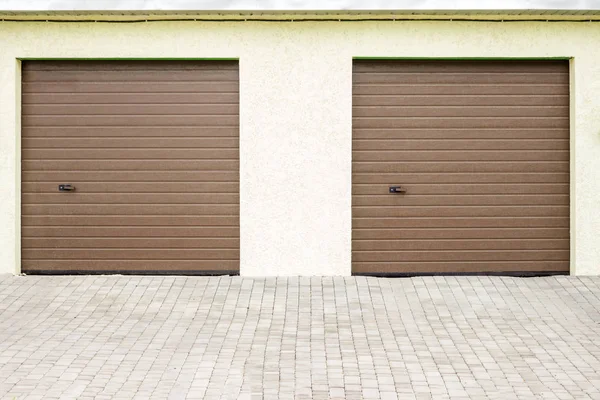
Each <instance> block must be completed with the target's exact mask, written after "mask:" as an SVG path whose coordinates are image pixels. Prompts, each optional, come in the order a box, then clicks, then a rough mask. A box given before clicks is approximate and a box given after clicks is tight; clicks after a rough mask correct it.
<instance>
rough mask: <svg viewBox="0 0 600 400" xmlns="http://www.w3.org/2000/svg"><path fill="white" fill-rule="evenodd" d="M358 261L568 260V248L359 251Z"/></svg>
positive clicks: (357, 254)
mask: <svg viewBox="0 0 600 400" xmlns="http://www.w3.org/2000/svg"><path fill="white" fill-rule="evenodd" d="M354 260H356V262H401V261H405V262H411V261H427V262H431V261H455V262H456V261H545V260H556V261H568V260H569V251H568V250H541V249H538V250H511V251H508V250H495V251H486V250H480V251H471V250H464V251H462V250H454V251H444V250H440V251H433V250H429V251H409V250H404V251H402V252H397V251H390V252H384V251H372V252H368V251H359V252H356V253H355V254H354Z"/></svg>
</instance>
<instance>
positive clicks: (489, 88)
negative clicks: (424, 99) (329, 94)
mask: <svg viewBox="0 0 600 400" xmlns="http://www.w3.org/2000/svg"><path fill="white" fill-rule="evenodd" d="M354 93H355V94H357V95H386V96H389V95H394V96H404V95H413V96H414V95H417V96H426V95H446V96H448V95H452V96H462V95H466V96H475V95H478V96H494V95H550V96H556V95H558V96H567V95H568V94H569V90H568V86H567V87H565V85H560V84H546V85H535V84H516V85H509V84H499V85H463V84H430V85H424V84H414V83H408V84H404V85H400V84H396V85H386V84H373V83H363V84H357V85H354Z"/></svg>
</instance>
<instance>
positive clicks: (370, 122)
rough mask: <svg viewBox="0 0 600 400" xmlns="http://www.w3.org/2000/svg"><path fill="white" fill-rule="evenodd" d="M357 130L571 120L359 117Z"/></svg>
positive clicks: (562, 124)
mask: <svg viewBox="0 0 600 400" xmlns="http://www.w3.org/2000/svg"><path fill="white" fill-rule="evenodd" d="M353 121H354V122H353V123H354V126H355V127H356V128H357V129H361V128H370V129H382V128H386V129H410V128H475V129H476V128H485V129H487V128H496V129H498V128H511V127H515V126H518V127H520V128H560V129H566V128H568V127H569V119H568V118H563V117H531V118H528V117H470V118H468V119H467V118H452V117H439V118H434V117H396V118H391V117H381V118H376V117H375V118H371V117H357V118H355V119H353Z"/></svg>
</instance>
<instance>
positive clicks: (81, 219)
mask: <svg viewBox="0 0 600 400" xmlns="http://www.w3.org/2000/svg"><path fill="white" fill-rule="evenodd" d="M22 222H23V225H36V226H53V225H54V226H63V225H68V226H230V227H235V226H239V223H240V218H239V216H228V215H210V216H194V215H25V216H23V217H22Z"/></svg>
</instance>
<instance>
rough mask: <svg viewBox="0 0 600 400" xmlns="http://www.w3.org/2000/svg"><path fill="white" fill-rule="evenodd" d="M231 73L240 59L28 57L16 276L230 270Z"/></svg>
mask: <svg viewBox="0 0 600 400" xmlns="http://www.w3.org/2000/svg"><path fill="white" fill-rule="evenodd" d="M238 76H239V74H238V67H237V62H188V61H186V62H160V61H157V62H148V61H102V62H88V61H82V62H67V61H65V62H24V63H23V85H22V93H23V107H22V111H23V115H22V126H23V135H22V136H23V138H22V147H23V153H22V195H21V198H22V207H21V208H22V229H21V231H22V245H23V247H22V259H23V265H22V268H23V271H24V272H27V273H32V272H33V273H67V272H68V273H77V272H79V273H87V272H107V273H110V272H118V273H127V272H129V273H155V272H158V273H168V272H171V273H195V274H197V273H200V274H202V273H235V272H237V271H238V270H239V245H240V243H239V221H240V218H239V116H238V114H239V90H238V86H239V84H238V79H239V78H238ZM64 183H69V184H71V185H73V186H74V187H75V188H76V190H75V191H72V192H59V191H58V185H60V184H64Z"/></svg>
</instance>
